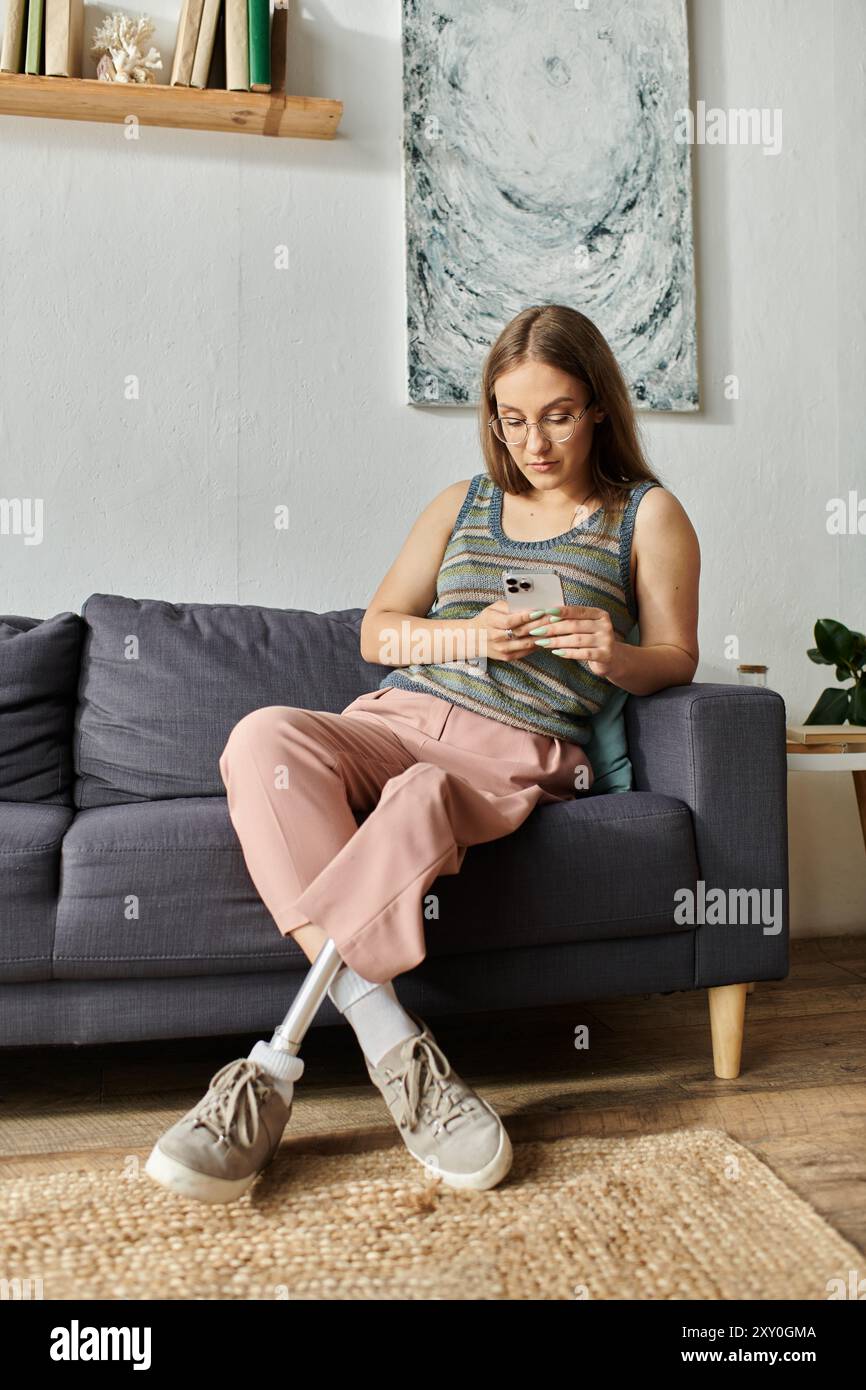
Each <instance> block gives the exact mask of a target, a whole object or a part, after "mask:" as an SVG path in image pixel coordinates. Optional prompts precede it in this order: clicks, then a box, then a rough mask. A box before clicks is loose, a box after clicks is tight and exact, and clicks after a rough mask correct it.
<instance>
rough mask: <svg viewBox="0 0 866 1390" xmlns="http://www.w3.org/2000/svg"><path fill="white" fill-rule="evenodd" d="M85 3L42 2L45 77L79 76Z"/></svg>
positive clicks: (69, 0)
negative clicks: (43, 13)
mask: <svg viewBox="0 0 866 1390" xmlns="http://www.w3.org/2000/svg"><path fill="white" fill-rule="evenodd" d="M83 41H84V0H45V75H46V77H80V76H81V50H82V44H83Z"/></svg>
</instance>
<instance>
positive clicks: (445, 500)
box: [430, 473, 487, 526]
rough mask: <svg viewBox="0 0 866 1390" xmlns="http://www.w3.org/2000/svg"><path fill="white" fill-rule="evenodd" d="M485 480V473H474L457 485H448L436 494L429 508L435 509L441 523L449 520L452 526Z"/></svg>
mask: <svg viewBox="0 0 866 1390" xmlns="http://www.w3.org/2000/svg"><path fill="white" fill-rule="evenodd" d="M486 478H487V474H486V473H475V474H473V476H472V477H471V478H461V479H460V481H459V482H457V483H449V484H448V486H447V487H444V488H443V489H442V491H441V492H440V493H437V495H436V496H435V497H434V498H433V501H432V502H431V503H430V506H431V507H432V508H434V509H435V511H436V512H437V513H438V515H439V516H440V518H441V519H442V521H448V520H449V519H450V522H451V525H452V526H453V525H454V524H455V523H456V521H457V518H458V517H459V515H460V513H461V512H462V510H463V506H464V503H466V502H468V501H469V500H470V498H471V497H474V496H475V495H476V494H477V492H478V489H479V488H480V487H482V486H483V483H484V480H485V479H486Z"/></svg>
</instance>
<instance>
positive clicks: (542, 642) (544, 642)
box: [535, 637, 555, 647]
mask: <svg viewBox="0 0 866 1390" xmlns="http://www.w3.org/2000/svg"><path fill="white" fill-rule="evenodd" d="M554 640H555V639H554V638H553V637H536V639H535V645H536V647H549V646H550V644H551V642H553V641H554Z"/></svg>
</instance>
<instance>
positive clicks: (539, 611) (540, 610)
mask: <svg viewBox="0 0 866 1390" xmlns="http://www.w3.org/2000/svg"><path fill="white" fill-rule="evenodd" d="M543 612H544V609H543V608H536V610H535V612H534V613H530V615H529V616H530V618H540V617H541V615H542V613H543Z"/></svg>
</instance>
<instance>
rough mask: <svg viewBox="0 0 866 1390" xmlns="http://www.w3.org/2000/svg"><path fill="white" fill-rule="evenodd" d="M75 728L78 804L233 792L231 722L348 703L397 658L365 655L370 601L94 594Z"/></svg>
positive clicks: (87, 611)
mask: <svg viewBox="0 0 866 1390" xmlns="http://www.w3.org/2000/svg"><path fill="white" fill-rule="evenodd" d="M81 616H82V619H83V621H84V627H85V639H84V647H83V651H82V669H81V682H80V692H79V709H78V720H77V733H76V739H75V747H74V755H75V771H76V774H77V775H76V781H75V804H76V805H77V806H79V807H90V806H109V805H115V804H117V803H119V802H129V801H148V800H156V799H162V798H164V797H178V796H210V795H224V794H225V787H224V785H223V781H222V777H221V776H220V770H219V757H220V754H221V753H222V750H223V748H224V747H225V743H226V740H227V738H228V736H229V734H230V733H231V730H232V728H233V727H234V725H235V724H236V723H237V722H238V720H240V719H242V718H243V716H244V715H245V714H249V713H250V711H251V710H254V709H259V708H261V707H263V706H265V705H292V706H294V707H296V708H299V709H322V710H333V711H334V712H335V713H339V711H340V710H342V709H344V708H345V707H346V705H348V704H349V702H350V701H351V700H354V698H355V696H356V695H360V694H361V693H362V692H363V691H368V690H373V689H375V688H376V686H377V685H378V683H379V681H380V680H381V679H382V676H383V675H384V674H385V672H386V670H387V668H386V667H384V666H378V665H372V664H370V663H369V662H366V661H364V660H363V658H362V657H361V653H360V631H361V619H362V617H363V616H364V610H363V609H362V608H350V609H345V610H342V611H339V612H331V613H309V612H306V611H305V610H303V609H292V608H288V609H283V608H261V607H257V606H255V605H253V604H232V603H165V602H162V601H161V600H157V599H133V598H124V597H122V596H121V595H118V594H92V595H91V596H90V598H88V599H87V601H86V602H85V604H84V605H83V607H82V610H81Z"/></svg>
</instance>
